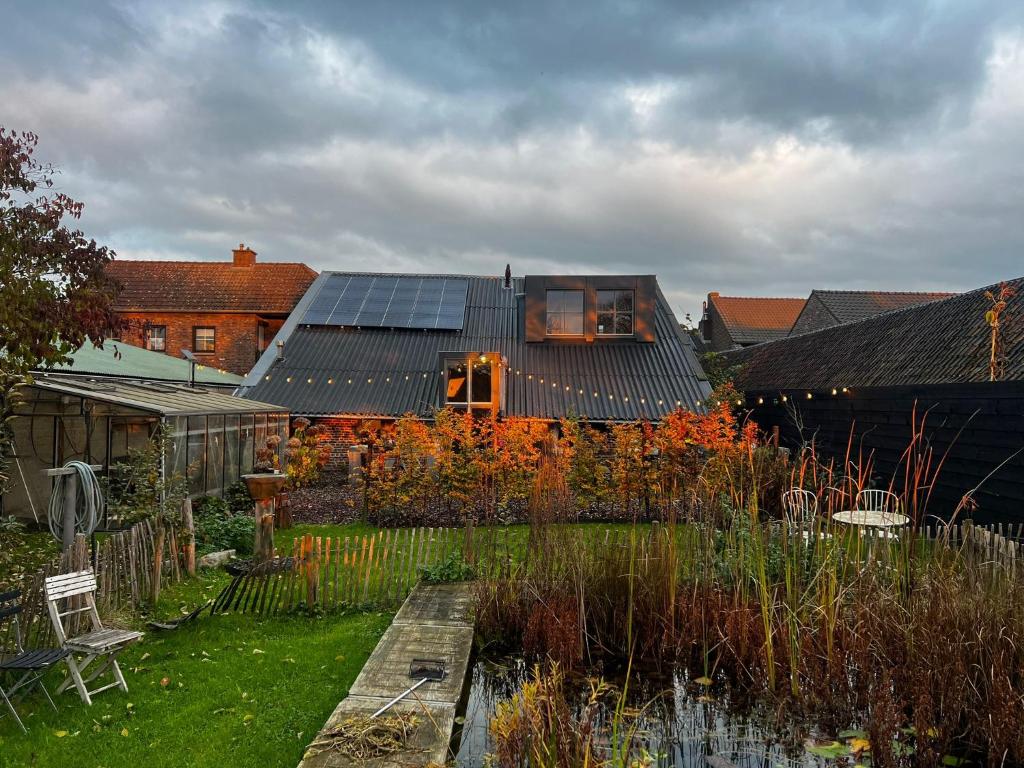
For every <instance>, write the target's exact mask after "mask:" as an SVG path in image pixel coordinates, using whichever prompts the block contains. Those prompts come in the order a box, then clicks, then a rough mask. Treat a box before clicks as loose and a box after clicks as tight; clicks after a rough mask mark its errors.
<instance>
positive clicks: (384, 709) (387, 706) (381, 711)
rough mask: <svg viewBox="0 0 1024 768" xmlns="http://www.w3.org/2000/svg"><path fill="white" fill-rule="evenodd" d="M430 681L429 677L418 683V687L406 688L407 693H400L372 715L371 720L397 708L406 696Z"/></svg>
mask: <svg viewBox="0 0 1024 768" xmlns="http://www.w3.org/2000/svg"><path fill="white" fill-rule="evenodd" d="M429 680H430V678H429V677H424V678H423V679H422V680H420V681H419V682H418V683H416V685H414V686H412V687H411V688H406V689H405V691H403V692H402V693H400V694H398V695H397V696H395V698H393V699H392V700H391V701H389V702H388V703H387V704H385V705H384V706H383V707H381V708H380V709H378V710H377V711H376V712H374V713H373V714H372V715H370V718H371V719H372V718H374V717H378V716H380V715H383V714H384V713H385V712H387V711H388V710H389V709H391V708H392V707H393V706H395V704H397V703H398V702H400V701H401V700H402V699H404V698H405V697H406V696H408V695H409V694H410V693H412V692H413V691H415V690H416V689H417V688H419V687H420V686H421V685H423V684H424V683H426V682H428V681H429Z"/></svg>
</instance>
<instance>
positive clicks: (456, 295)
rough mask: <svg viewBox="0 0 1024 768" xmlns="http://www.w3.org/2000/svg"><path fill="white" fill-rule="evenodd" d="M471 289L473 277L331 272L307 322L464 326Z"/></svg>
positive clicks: (455, 328)
mask: <svg viewBox="0 0 1024 768" xmlns="http://www.w3.org/2000/svg"><path fill="white" fill-rule="evenodd" d="M468 292H469V281H468V280H467V279H465V278H464V277H414V276H404V275H403V276H395V275H376V276H375V275H331V276H330V277H328V278H327V279H326V280H325V281H324V282H323V284H322V285H321V286H320V290H319V291H318V292H317V295H316V296H315V297H314V298H313V301H312V302H310V304H309V307H308V308H307V309H306V312H305V314H303V316H302V322H303V323H304V324H305V325H341V326H366V327H371V328H427V329H438V330H450V331H461V330H462V326H463V323H464V321H465V318H466V295H467V294H468Z"/></svg>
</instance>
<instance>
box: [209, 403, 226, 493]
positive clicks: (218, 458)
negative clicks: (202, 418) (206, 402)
mask: <svg viewBox="0 0 1024 768" xmlns="http://www.w3.org/2000/svg"><path fill="white" fill-rule="evenodd" d="M206 425H207V426H206V430H207V449H206V492H207V493H208V494H210V495H211V496H214V495H216V496H219V495H220V494H221V492H222V491H223V489H224V417H223V416H208V417H207V419H206Z"/></svg>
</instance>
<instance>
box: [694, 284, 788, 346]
mask: <svg viewBox="0 0 1024 768" xmlns="http://www.w3.org/2000/svg"><path fill="white" fill-rule="evenodd" d="M708 300H709V301H710V302H711V303H712V304H714V306H715V309H717V310H718V314H719V315H721V317H722V322H724V323H725V327H726V329H727V330H728V331H729V335H730V336H731V337H732V340H733V342H735V343H736V344H759V343H761V342H762V341H773V340H775V339H781V338H782V337H783V336H786V335H787V334H788V333H789V329H790V328H792V327H793V323H794V322H795V321H796V319H797V317H798V316H799V315H800V310H802V309H803V308H804V303H805V302H806V299H775V298H769V299H766V298H760V297H752V296H719V295H717V294H714V293H712V294H708Z"/></svg>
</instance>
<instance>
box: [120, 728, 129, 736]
mask: <svg viewBox="0 0 1024 768" xmlns="http://www.w3.org/2000/svg"><path fill="white" fill-rule="evenodd" d="M121 735H122V736H127V735H128V729H127V728H122V729H121Z"/></svg>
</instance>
